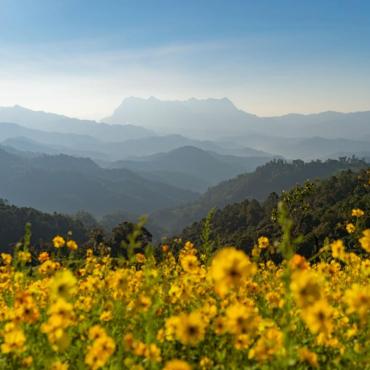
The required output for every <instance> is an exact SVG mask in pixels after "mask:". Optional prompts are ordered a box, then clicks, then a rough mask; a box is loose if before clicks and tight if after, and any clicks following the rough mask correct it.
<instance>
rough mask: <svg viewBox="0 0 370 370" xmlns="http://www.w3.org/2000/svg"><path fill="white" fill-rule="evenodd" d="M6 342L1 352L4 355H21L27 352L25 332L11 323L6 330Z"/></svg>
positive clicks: (6, 326)
mask: <svg viewBox="0 0 370 370" xmlns="http://www.w3.org/2000/svg"><path fill="white" fill-rule="evenodd" d="M3 336H4V338H3V339H4V342H3V344H2V345H1V352H3V353H10V352H13V353H19V352H23V351H24V350H25V346H24V344H25V342H26V337H25V335H24V333H23V330H22V329H21V328H19V327H17V326H14V325H13V324H11V323H9V324H6V325H5V328H4V334H3Z"/></svg>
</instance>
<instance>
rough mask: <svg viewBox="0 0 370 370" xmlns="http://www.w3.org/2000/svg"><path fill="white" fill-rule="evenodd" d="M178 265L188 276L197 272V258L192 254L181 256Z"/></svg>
mask: <svg viewBox="0 0 370 370" xmlns="http://www.w3.org/2000/svg"><path fill="white" fill-rule="evenodd" d="M180 263H181V267H182V268H183V269H184V271H185V272H188V273H189V274H192V273H195V272H197V271H198V268H199V261H198V258H197V256H194V255H192V254H186V255H184V256H181V258H180Z"/></svg>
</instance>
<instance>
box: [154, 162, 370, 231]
mask: <svg viewBox="0 0 370 370" xmlns="http://www.w3.org/2000/svg"><path fill="white" fill-rule="evenodd" d="M367 166H368V165H367V164H366V163H365V162H363V161H360V160H356V159H343V160H327V161H325V162H322V161H312V162H307V163H305V162H303V161H302V160H296V161H293V162H291V163H290V162H286V161H284V160H280V159H279V160H274V161H271V162H269V163H267V164H265V165H263V166H260V167H258V168H257V169H256V170H255V171H254V172H251V173H246V174H242V175H239V176H237V177H235V178H233V179H230V180H227V181H223V182H221V183H220V184H218V185H216V186H214V187H212V188H210V189H209V190H208V191H207V192H206V193H204V194H203V195H202V196H201V197H199V198H198V199H197V200H195V201H194V202H191V203H189V204H186V205H183V206H180V207H175V208H173V209H165V210H160V211H157V212H154V213H153V214H152V215H151V217H150V218H151V219H152V221H153V222H156V223H157V224H158V225H159V226H160V227H161V228H163V229H165V230H167V232H168V233H169V234H171V233H176V232H179V231H181V230H182V229H183V228H184V227H186V226H188V225H190V224H192V223H193V222H195V221H199V220H201V219H202V218H203V217H205V216H206V215H207V213H208V212H209V211H210V210H211V209H212V208H216V209H221V208H223V207H225V206H227V205H231V204H233V203H239V202H242V201H244V200H246V199H257V200H258V201H263V200H265V199H266V198H267V197H268V195H269V194H270V193H272V192H275V193H277V194H280V193H281V192H283V191H287V190H289V189H291V188H292V187H294V186H295V185H297V184H302V183H303V182H304V181H306V180H313V179H317V178H326V177H329V176H331V175H333V174H335V173H337V172H339V171H342V170H346V169H354V170H359V169H361V168H365V167H367Z"/></svg>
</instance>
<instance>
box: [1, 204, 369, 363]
mask: <svg viewBox="0 0 370 370" xmlns="http://www.w3.org/2000/svg"><path fill="white" fill-rule="evenodd" d="M280 208H281V209H280V212H279V221H280V225H281V227H282V230H283V236H282V238H281V240H278V241H272V240H269V238H267V237H264V236H262V237H260V238H259V239H258V242H257V243H256V245H255V246H254V247H253V249H252V251H251V253H250V255H247V254H246V253H245V252H243V251H241V250H238V249H236V248H234V247H232V246H225V247H224V248H222V249H218V250H212V249H211V248H209V245H208V244H207V243H204V244H203V245H199V246H195V245H193V244H192V243H190V242H186V241H181V240H174V241H173V243H171V244H163V245H161V247H160V250H158V249H157V250H155V249H153V247H150V246H147V247H146V248H145V250H144V249H143V248H140V243H139V242H138V239H137V236H138V233H134V235H132V237H131V240H130V243H129V245H127V246H126V247H125V253H124V254H123V255H122V256H120V257H114V258H113V257H111V256H110V255H109V254H107V253H106V252H103V251H102V252H101V253H96V252H93V250H92V249H87V250H86V256H85V257H84V258H83V259H79V258H77V257H76V251H77V250H78V249H79V246H78V245H77V243H76V242H75V241H74V240H73V238H72V235H65V236H61V235H57V236H55V238H54V239H53V240H52V244H53V248H54V251H53V252H51V253H50V252H40V253H38V254H37V255H35V254H34V253H31V252H30V250H31V249H30V238H29V236H30V235H29V231H28V234H27V233H26V236H25V238H24V240H23V242H22V243H19V244H17V246H16V247H15V248H14V253H13V254H5V253H2V254H1V267H0V327H1V332H0V368H1V369H4V370H5V369H19V368H25V369H52V370H66V369H92V370H97V369H136V370H139V369H165V370H190V369H202V370H205V369H247V368H248V369H288V368H291V369H293V368H294V369H311V368H323V369H337V368H338V369H340V368H343V369H367V368H370V364H369V353H370V335H369V334H370V331H369V327H370V322H369V316H370V285H369V277H370V259H369V253H370V230H369V229H365V230H363V229H362V228H361V219H362V217H363V216H364V211H363V210H361V209H353V210H352V211H351V212H350V213H349V214H348V223H347V225H346V231H347V232H348V233H349V234H351V236H352V237H353V239H354V240H355V247H353V246H352V247H351V249H350V250H349V249H348V248H347V246H346V245H345V244H344V242H343V241H342V240H330V241H329V240H327V242H326V243H325V244H324V245H323V247H322V248H321V249H320V251H319V252H318V253H317V254H316V255H315V256H313V257H312V258H311V259H306V258H304V257H303V256H300V255H298V254H296V253H295V247H294V246H295V244H296V243H297V242H298V240H294V239H293V238H292V236H291V228H292V222H291V221H290V220H289V217H288V216H287V215H286V212H285V211H284V207H283V205H281V206H280ZM138 251H139V252H138ZM62 254H63V255H64V257H62ZM66 255H67V256H66Z"/></svg>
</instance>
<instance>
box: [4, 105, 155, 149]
mask: <svg viewBox="0 0 370 370" xmlns="http://www.w3.org/2000/svg"><path fill="white" fill-rule="evenodd" d="M0 122H10V123H16V124H18V125H20V126H23V127H27V128H30V129H35V130H41V131H48V132H57V133H73V134H79V135H88V136H92V137H95V138H98V139H99V140H105V141H113V142H114V141H123V140H129V139H138V138H141V137H147V136H153V135H154V132H152V131H149V130H147V129H145V128H143V127H137V126H134V125H108V124H104V123H97V122H95V121H89V120H80V119H76V118H70V117H66V116H63V115H60V114H55V113H47V112H43V111H33V110H31V109H27V108H24V107H21V106H19V105H16V106H14V107H0Z"/></svg>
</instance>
